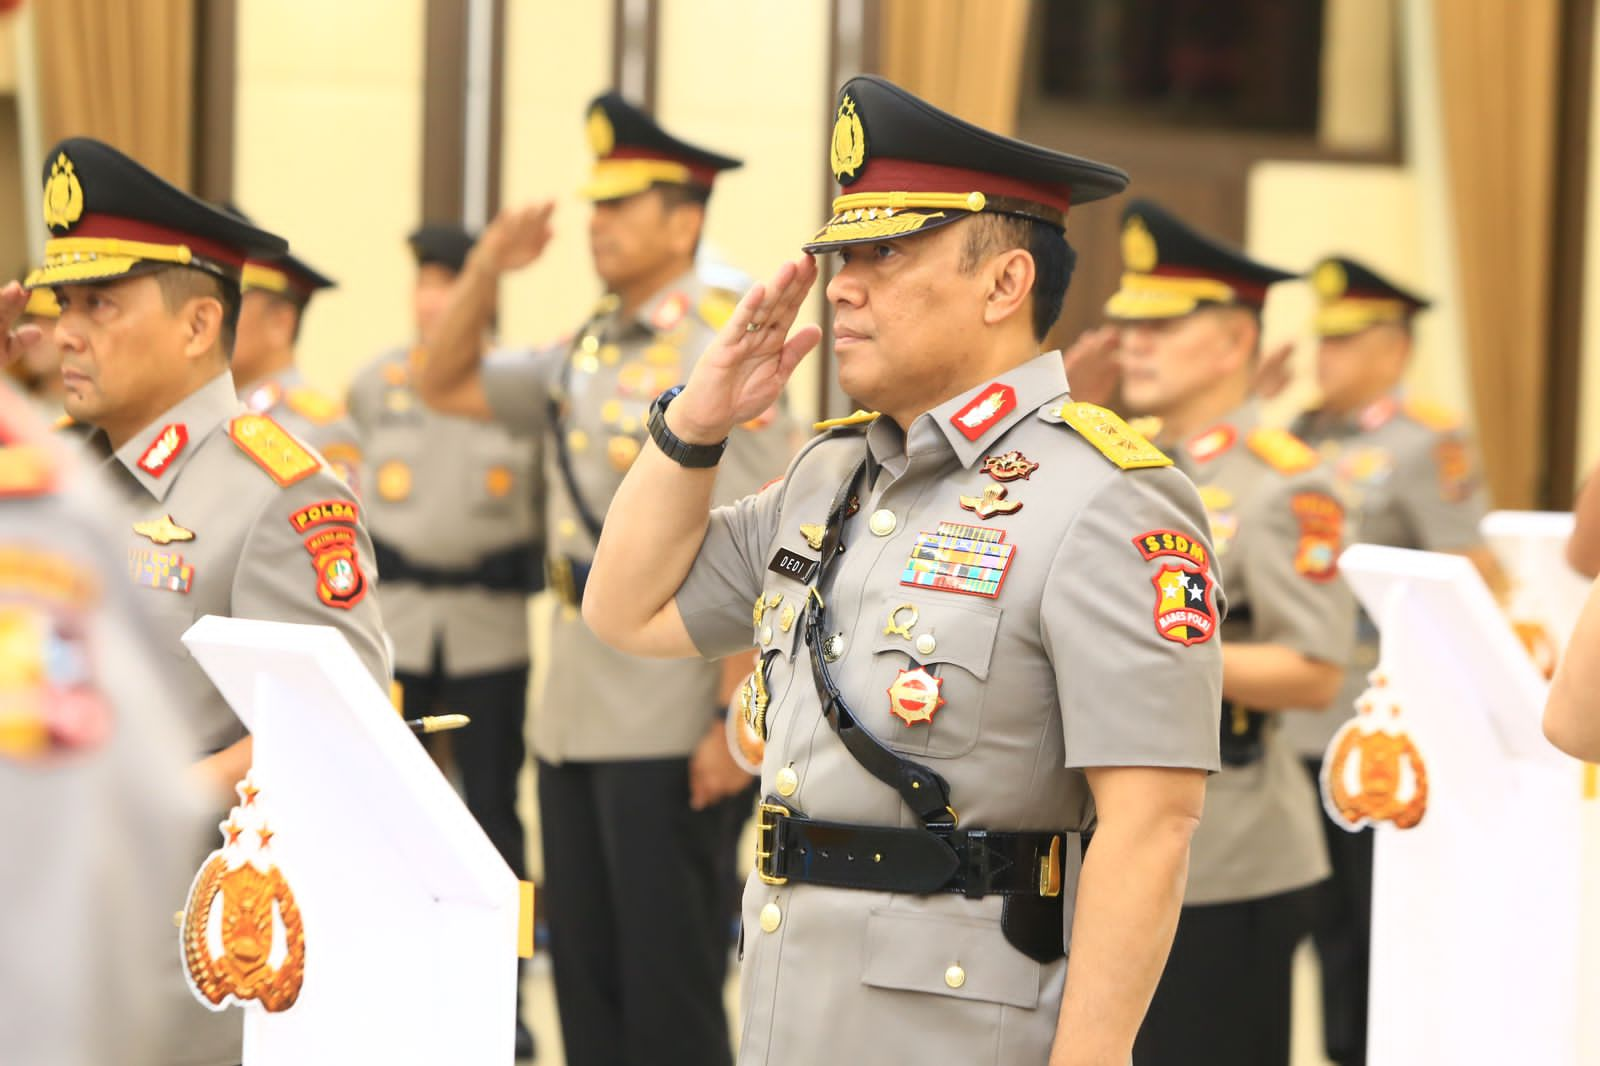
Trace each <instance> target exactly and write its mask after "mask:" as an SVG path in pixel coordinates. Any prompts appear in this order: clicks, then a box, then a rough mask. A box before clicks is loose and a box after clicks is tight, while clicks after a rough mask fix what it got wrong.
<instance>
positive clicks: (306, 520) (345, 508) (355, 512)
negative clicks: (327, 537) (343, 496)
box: [289, 500, 360, 533]
mask: <svg viewBox="0 0 1600 1066" xmlns="http://www.w3.org/2000/svg"><path fill="white" fill-rule="evenodd" d="M359 516H360V511H359V509H358V508H357V507H356V505H355V504H354V503H351V502H350V501H349V500H322V501H321V502H319V503H313V504H310V505H309V506H306V507H302V508H300V510H298V511H296V512H295V513H294V514H292V515H290V516H289V524H290V525H291V526H293V527H294V531H295V532H296V533H304V532H305V531H306V530H308V529H310V528H311V527H312V526H321V525H327V524H328V523H329V522H343V523H345V524H346V525H355V523H356V521H357V519H358V518H359Z"/></svg>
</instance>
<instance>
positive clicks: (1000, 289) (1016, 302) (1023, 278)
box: [983, 248, 1038, 329]
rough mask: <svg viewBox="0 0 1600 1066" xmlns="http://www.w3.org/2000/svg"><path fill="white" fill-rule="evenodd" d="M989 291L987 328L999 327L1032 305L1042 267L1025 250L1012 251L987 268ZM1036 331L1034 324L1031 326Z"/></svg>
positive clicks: (985, 270) (985, 271)
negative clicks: (1030, 300)
mask: <svg viewBox="0 0 1600 1066" xmlns="http://www.w3.org/2000/svg"><path fill="white" fill-rule="evenodd" d="M983 271H984V277H985V280H986V281H987V282H988V291H987V293H986V295H985V297H984V301H983V322H984V325H988V326H997V325H999V324H1000V323H1001V322H1004V321H1005V320H1006V319H1008V318H1010V317H1012V316H1013V315H1016V314H1019V313H1024V312H1026V311H1027V309H1028V308H1029V307H1030V306H1031V305H1030V304H1029V302H1028V297H1030V296H1031V295H1033V284H1034V281H1035V280H1036V279H1037V278H1038V268H1037V267H1036V266H1035V265H1034V262H1033V256H1032V255H1031V254H1030V253H1029V252H1028V251H1027V249H1025V248H1011V249H1008V250H1006V251H1004V252H1001V253H1000V254H998V255H996V256H994V257H993V258H991V259H990V260H989V261H988V262H987V263H985V264H984V267H983ZM1028 328H1029V329H1032V328H1033V323H1032V322H1031V321H1030V322H1029V323H1028Z"/></svg>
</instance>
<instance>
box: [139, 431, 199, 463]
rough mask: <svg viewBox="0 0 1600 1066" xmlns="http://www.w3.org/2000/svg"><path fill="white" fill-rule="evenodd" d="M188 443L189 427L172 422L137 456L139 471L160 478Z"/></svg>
mask: <svg viewBox="0 0 1600 1066" xmlns="http://www.w3.org/2000/svg"><path fill="white" fill-rule="evenodd" d="M188 443H189V427H188V426H186V425H184V424H183V423H182V422H174V423H172V424H171V425H169V426H167V427H165V428H164V429H162V431H161V432H160V433H158V434H156V439H155V440H153V441H151V442H150V446H149V447H148V448H146V449H145V450H144V454H143V455H141V456H139V469H140V470H143V471H144V472H145V473H146V474H149V475H150V476H151V477H160V476H161V475H162V474H165V473H166V472H167V467H169V466H171V465H172V461H173V460H174V459H176V458H177V457H178V456H179V455H181V454H182V453H183V449H184V448H185V446H187V445H188Z"/></svg>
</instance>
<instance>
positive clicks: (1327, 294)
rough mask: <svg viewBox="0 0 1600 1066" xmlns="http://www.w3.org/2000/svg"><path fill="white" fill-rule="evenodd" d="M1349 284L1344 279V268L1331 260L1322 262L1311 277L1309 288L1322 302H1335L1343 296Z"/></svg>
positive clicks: (1347, 280) (1346, 279)
mask: <svg viewBox="0 0 1600 1066" xmlns="http://www.w3.org/2000/svg"><path fill="white" fill-rule="evenodd" d="M1349 283H1350V282H1349V279H1348V278H1346V277H1345V273H1344V267H1342V266H1340V265H1339V264H1338V263H1337V262H1335V261H1334V260H1332V259H1327V260H1324V261H1323V262H1322V263H1321V264H1320V265H1319V266H1318V267H1317V269H1316V272H1315V273H1314V274H1312V275H1311V287H1312V288H1314V289H1316V290H1317V295H1318V296H1320V297H1322V298H1323V299H1324V300H1337V299H1338V298H1339V297H1341V296H1343V295H1344V290H1345V288H1346V287H1347V286H1348V285H1349Z"/></svg>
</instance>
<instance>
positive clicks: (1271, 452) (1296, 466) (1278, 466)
mask: <svg viewBox="0 0 1600 1066" xmlns="http://www.w3.org/2000/svg"><path fill="white" fill-rule="evenodd" d="M1249 444H1250V450H1251V451H1253V452H1255V453H1256V454H1257V455H1258V456H1260V457H1261V459H1262V461H1263V462H1265V463H1266V464H1267V465H1268V466H1270V467H1272V468H1273V469H1274V470H1276V471H1278V472H1279V473H1280V474H1299V473H1303V472H1304V471H1307V470H1310V469H1312V468H1313V467H1315V466H1316V465H1317V463H1318V462H1319V461H1320V460H1319V458H1318V456H1317V453H1316V450H1315V449H1313V448H1312V447H1311V445H1309V444H1307V443H1306V442H1305V441H1303V440H1301V439H1300V438H1299V437H1297V436H1295V435H1294V434H1293V433H1290V432H1289V431H1288V430H1286V429H1258V430H1255V431H1254V432H1253V433H1251V434H1250V440H1249Z"/></svg>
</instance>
